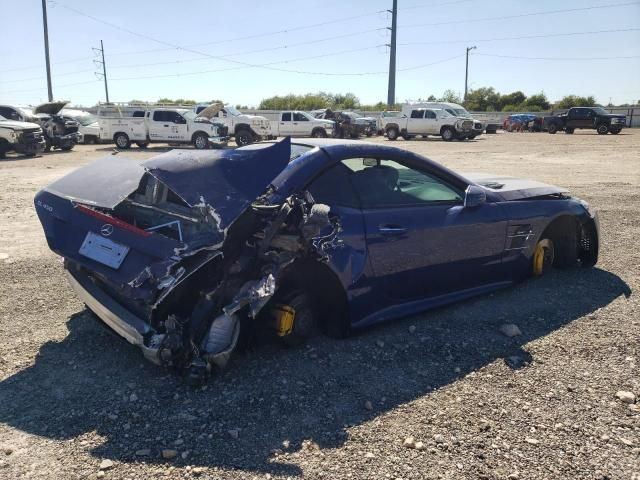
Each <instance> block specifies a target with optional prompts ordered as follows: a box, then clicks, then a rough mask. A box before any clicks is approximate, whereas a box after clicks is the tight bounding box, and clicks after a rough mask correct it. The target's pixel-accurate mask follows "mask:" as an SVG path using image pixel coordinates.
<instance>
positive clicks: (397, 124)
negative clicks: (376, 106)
mask: <svg viewBox="0 0 640 480" xmlns="http://www.w3.org/2000/svg"><path fill="white" fill-rule="evenodd" d="M473 125H474V121H473V120H471V119H469V118H458V117H455V116H453V115H451V114H450V113H449V112H447V111H445V110H443V109H441V108H422V107H413V106H412V105H405V106H403V107H402V114H401V115H400V116H398V117H385V118H384V119H383V126H384V131H385V134H386V135H387V138H388V139H389V140H397V139H398V137H402V138H404V139H405V140H408V139H410V138H413V137H416V136H421V137H423V138H426V137H427V136H429V135H437V136H440V137H442V139H443V140H445V141H447V142H450V141H451V140H454V139H459V140H464V139H465V138H468V137H469V136H471V135H472V134H473Z"/></svg>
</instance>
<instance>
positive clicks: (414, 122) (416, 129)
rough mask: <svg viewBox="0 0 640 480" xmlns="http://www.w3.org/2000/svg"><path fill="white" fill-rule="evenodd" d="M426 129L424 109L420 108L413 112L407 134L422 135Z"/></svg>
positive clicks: (408, 123)
mask: <svg viewBox="0 0 640 480" xmlns="http://www.w3.org/2000/svg"><path fill="white" fill-rule="evenodd" d="M425 129H426V123H425V119H424V109H421V108H418V109H415V110H411V113H410V114H409V121H408V122H407V132H408V133H410V134H415V135H420V134H422V133H423V132H424V131H425Z"/></svg>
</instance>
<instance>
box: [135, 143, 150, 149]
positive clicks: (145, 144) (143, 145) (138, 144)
mask: <svg viewBox="0 0 640 480" xmlns="http://www.w3.org/2000/svg"><path fill="white" fill-rule="evenodd" d="M136 145H137V146H138V148H147V147H148V146H149V142H136Z"/></svg>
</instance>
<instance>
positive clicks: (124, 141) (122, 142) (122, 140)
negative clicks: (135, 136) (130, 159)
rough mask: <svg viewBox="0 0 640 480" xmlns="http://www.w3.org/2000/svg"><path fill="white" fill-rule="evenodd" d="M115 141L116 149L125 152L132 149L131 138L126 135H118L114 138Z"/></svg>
mask: <svg viewBox="0 0 640 480" xmlns="http://www.w3.org/2000/svg"><path fill="white" fill-rule="evenodd" d="M113 141H114V142H115V143H116V147H118V148H121V149H123V150H126V149H127V148H129V147H131V140H129V136H128V135H127V134H126V133H116V136H115V137H113Z"/></svg>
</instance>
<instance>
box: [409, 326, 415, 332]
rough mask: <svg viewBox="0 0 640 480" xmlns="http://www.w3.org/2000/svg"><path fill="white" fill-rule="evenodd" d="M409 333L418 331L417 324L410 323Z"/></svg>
mask: <svg viewBox="0 0 640 480" xmlns="http://www.w3.org/2000/svg"><path fill="white" fill-rule="evenodd" d="M409 333H416V326H415V325H409Z"/></svg>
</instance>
